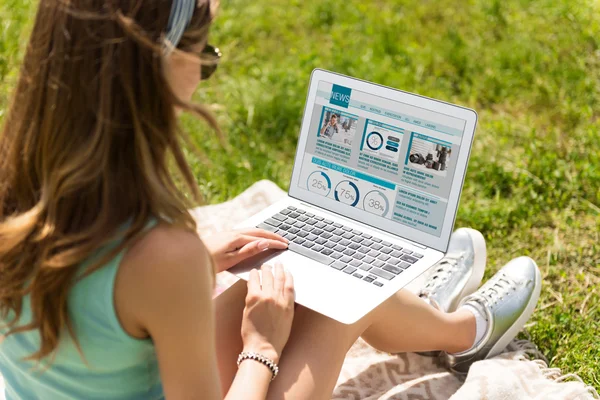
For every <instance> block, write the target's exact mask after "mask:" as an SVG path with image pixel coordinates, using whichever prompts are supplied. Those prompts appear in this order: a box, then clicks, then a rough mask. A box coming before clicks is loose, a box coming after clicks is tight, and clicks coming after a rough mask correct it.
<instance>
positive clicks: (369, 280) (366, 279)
mask: <svg viewBox="0 0 600 400" xmlns="http://www.w3.org/2000/svg"><path fill="white" fill-rule="evenodd" d="M374 280H375V278H373V277H372V276H365V277H364V278H363V281H366V282H369V283H371V282H373V281H374Z"/></svg>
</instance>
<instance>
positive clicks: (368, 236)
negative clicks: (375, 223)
mask: <svg viewBox="0 0 600 400" xmlns="http://www.w3.org/2000/svg"><path fill="white" fill-rule="evenodd" d="M360 236H362V237H364V238H365V239H371V238H372V237H373V236H371V235H367V234H366V233H363V234H361V235H360Z"/></svg>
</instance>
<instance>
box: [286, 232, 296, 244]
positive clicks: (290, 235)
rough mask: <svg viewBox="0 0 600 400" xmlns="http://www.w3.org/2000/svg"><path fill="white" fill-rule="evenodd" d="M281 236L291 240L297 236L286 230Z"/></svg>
mask: <svg viewBox="0 0 600 400" xmlns="http://www.w3.org/2000/svg"><path fill="white" fill-rule="evenodd" d="M283 237H284V238H286V239H287V240H289V241H290V242H291V241H292V240H294V239H296V237H297V236H296V235H294V234H293V233H289V232H287V233H286V234H285V235H283Z"/></svg>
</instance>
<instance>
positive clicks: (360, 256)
mask: <svg viewBox="0 0 600 400" xmlns="http://www.w3.org/2000/svg"><path fill="white" fill-rule="evenodd" d="M352 257H354V258H355V259H356V260H362V259H363V258H365V255H364V254H363V253H359V252H356V253H354V255H353V256H352Z"/></svg>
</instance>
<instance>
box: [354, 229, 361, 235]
mask: <svg viewBox="0 0 600 400" xmlns="http://www.w3.org/2000/svg"><path fill="white" fill-rule="evenodd" d="M352 233H354V234H355V235H362V232H361V231H359V230H357V229H353V230H352Z"/></svg>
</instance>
